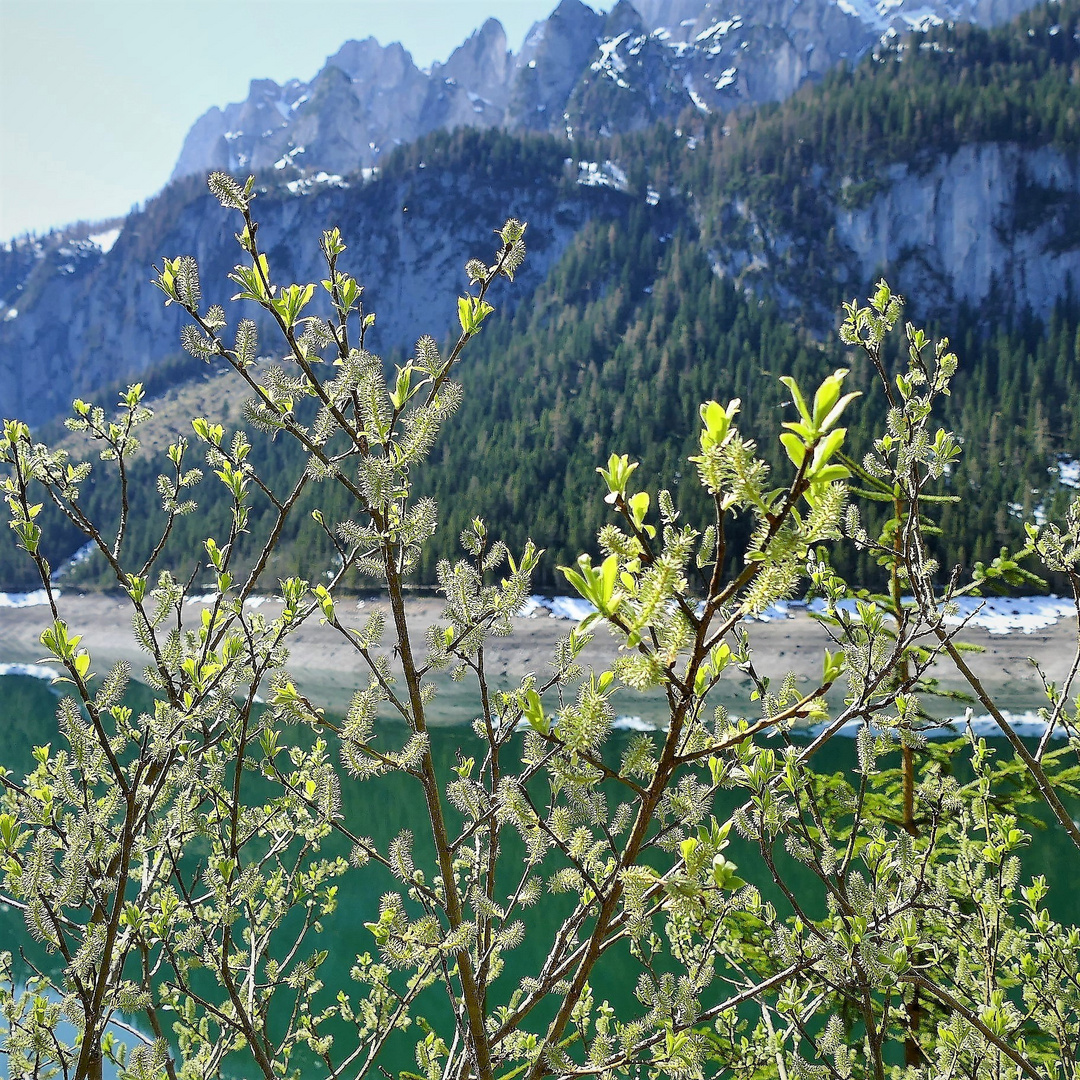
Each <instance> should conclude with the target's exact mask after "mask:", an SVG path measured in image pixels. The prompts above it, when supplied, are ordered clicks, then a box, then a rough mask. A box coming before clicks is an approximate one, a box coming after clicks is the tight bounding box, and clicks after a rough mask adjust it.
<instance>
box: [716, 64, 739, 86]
mask: <svg viewBox="0 0 1080 1080" xmlns="http://www.w3.org/2000/svg"><path fill="white" fill-rule="evenodd" d="M738 73H739V69H738V68H733V67H731V68H727V70H725V71H722V72H721V73H720V78H719V79H717V80H716V89H717V90H723V89H724V87H725V86H730V85H731V84H732V83H733V82H734V81H735V76H736V75H738Z"/></svg>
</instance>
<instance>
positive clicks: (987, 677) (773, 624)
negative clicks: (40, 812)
mask: <svg viewBox="0 0 1080 1080" xmlns="http://www.w3.org/2000/svg"><path fill="white" fill-rule="evenodd" d="M59 607H60V609H61V617H62V618H64V619H65V620H66V621H67V623H68V626H69V628H70V630H71V631H72V632H73V633H77V634H82V635H83V642H82V645H83V647H84V648H87V649H88V650H89V651H90V653H91V655H92V657H93V660H94V669H95V670H96V671H99V672H101V671H103V670H105V668H106V667H107V666H108V665H109V664H111V663H113V662H115V661H116V660H126V661H128V662H129V663H130V664H131V666H132V671H133V674H134V676H135V677H136V678H138V677H139V675H140V674H141V672H142V671H143V669H144V668H145V666H146V654H145V653H143V652H142V651H141V650H140V649H139V647H138V645H137V643H136V641H135V638H134V635H133V633H132V630H131V607H130V603H129V602H128V601H127V600H126V599H125V598H123V597H115V596H108V595H105V594H100V593H87V594H83V595H80V594H77V593H74V592H71V593H64V594H63V595H62V596H61V598H60V601H59ZM201 610H202V605H201V604H198V603H189V604H187V605H186V606H185V608H184V622H185V625H187V626H195V625H197V624H198V620H199V618H200V613H201ZM258 610H259V611H260V612H261V613H263V614H265V615H266V616H267V617H269V618H272V617H274V616H275V615H276V614H277V613H278V612H279V611H280V602H278V601H275V600H272V599H266V600H265V601H263V602H262V603H261V605H260V607H259V609H258ZM379 610H381V611H384V612H386V613H387V614H389V605H388V603H387V601H386V600H385V599H368V600H362V601H342V602H340V603H339V605H338V612H339V617H340V618H341V619H342V620H343V621H345V620H349V621H351V623H352V624H353V625H356V626H362V625H363V623H364V622H365V620H366V619H367V616H368V615H369V614H370V613H371V612H372V611H379ZM441 615H442V603H441V602H440V601H439V600H438V599H435V598H416V599H410V600H409V602H408V621H409V626H410V629H411V630H412V632H413V634H414V641H416V642H418V643H419V645H420V648H421V650H422V643H423V641H424V631H425V629H426V628H427V626H428V625H430V624H431V623H433V622H437V621H439V619H440V617H441ZM47 622H48V608H47V607H44V606H28V607H5V608H0V663H30V664H32V663H34V662H36V661H38V660H40V659H41V657H42V655H43V649H42V647H41V645H40V643H39V640H38V639H39V635H40V633H41V630H42V629H43V627H44V626H45V625H46V623H47ZM513 622H514V633H513V634H512V635H510V636H509V637H497V638H491V639H489V641H488V644H487V646H486V650H485V651H486V659H487V668H488V671H489V673H490V677H491V679H492V682H493V683H495V684H496V685H497V686H499V687H508V686H510V685H515V684H517V682H518V680H520V678H521V677H522V676H523V675H525V674H526V673H528V672H533V673H535V674H536V675H537V677H538V678H543V677H544V675H545V673H546V672H547V671H548V670H549V669H548V666H547V665H548V661H549V660H550V658H551V656H552V652H553V649H554V646H555V643H556V641H557V640H558V639H559V638H561V637H564V636H565V635H566V634H567V633H568V632H569V630H570V628H571V627H572V626H573V625H574V624H573V623H572V622H570V621H569V620H566V619H557V618H552V617H551V616H549V615H548V614H546V613H545V612H544V611H542V610H541V611H536V612H534V613H533V614H532V615H530V616H528V617H524V618H515V619H514V620H513ZM747 625H748V629H749V632H750V639H751V644H752V647H753V649H754V660H755V664H756V666H757V668H758V670H759V671H760V672H762V673H763V674H766V675H768V676H770V677H771V678H772V679H773V681H774V683H777V684H778V683H779V682H780V681H782V679H783V678H784V676H785V675H787V673H788V672H794V674H795V676H796V678H797V680H798V682H799V684H800V685H804V686H806V687H807V688H809V687H810V686H812V685H813V681H814V680H816V679H817V678H819V677H820V673H821V653H822V650H823V649H824V648H825V647H826V646H828V645H829V644H830V642H829V640H828V637H827V634H826V633H825V631H824V630H823V628H822V627H821V626H820V625H819V624H818V623H817V622H816V621H815V620H814V619H812V618H811V617H810V616H809V615H807V614H806V612H805V611H795V612H793V613H792V614H791V615H790V616H789V617H787V618H781V619H775V620H773V621H769V622H760V623H759V622H751V623H749V624H747ZM962 639H963V640H964V641H967V642H970V643H971V644H973V645H977V646H979V647H980V648H981V649H982V650H983V651H982V652H980V653H974V654H971V655H970V657H969V660H968V662H969V664H970V666H971V667H972V668H973V670H974V671H975V672H976V674H977V675H979V677H980V678H981V679H982V680H983V681H984V683H985V684H986V686H987V688H988V689H990V690H992V692H993V693H994V694H995V697H996V700H997V701H998V703H999V704H1000V705H1001V706H1002V707H1003V708H1007V709H1012V710H1017V711H1024V710H1032V709H1037V708H1038V707H1039V706H1040V705H1041V704H1044V701H1045V699H1044V698H1043V697H1042V691H1041V682H1040V679H1039V677H1038V674H1037V672H1036V671H1035V669H1034V667H1033V666H1032V665H1031V663H1030V661H1029V659H1028V658H1029V657H1035V658H1037V659H1038V660H1039V663H1040V665H1041V666H1042V669H1043V671H1044V672H1045V674H1046V677H1047V678H1048V679H1049V680H1050V681H1052V682H1056V683H1058V684H1060V683H1061V682H1062V681H1063V680H1064V679H1065V677H1066V676H1067V674H1068V671H1069V668H1070V667H1071V665H1072V663H1073V659H1074V657H1075V653H1076V626H1075V623H1074V622H1073V620H1071V619H1067V618H1062V619H1058V620H1057V621H1056V622H1055V623H1053V624H1052V625H1050V626H1048V627H1045V628H1042V629H1038V630H1035V631H1034V632H1032V633H1019V632H1014V633H1011V634H1007V635H992V634H990V633H988V632H986V631H985V630H983V629H980V628H978V627H970V626H969V627H967V628H965V630H964V632H963V634H962ZM387 640H389V635H388V637H387ZM388 651H389V650H388V649H384V650H383V652H388ZM616 652H617V648H616V642H615V641H614V639H613V638H611V637H610V636H609V635H608V633H607V632H606V631H605V630H603V629H601V630H599V632H598V633H597V634H596V635H595V637H594V638H593V641H592V642H591V644H590V645H589V646H588V648H587V649H586V650H585V652H584V654H583V664H584V666H585V667H586V668H588V667H589V666H592V667H595V668H597V669H598V670H599V669H603V668H606V667H608V666H610V664H611V662H612V660H613V659H614V657H615V655H616ZM288 668H289V671H290V673H291V674H293V675H294V677H295V679H296V682H297V685H298V686H300V687H301V688H302V689H303V690H305V692H308V693H310V694H311V695H313V696H314V698H316V699H317V700H318V702H319V703H320V704H322V705H325V706H326V707H327V708H328V709H330V710H332V711H341V710H342V709H343V708H344V707H345V706H346V705H347V703H348V701H349V699H350V698H351V696H352V693H353V691H354V690H355V689H356V688H357V687H358V686H360V685H363V684H365V683H366V677H365V675H364V670H363V661H362V660H361V658H360V657H359V656H358V655H357V654H356V653H355V651H354V650H353V649H352V648H351V647H350V645H349V644H348V642H346V641H345V640H344V639H343V637H342V636H341V634H339V633H338V632H337V631H335V630H334V629H333V628H332V627H329V626H326V625H325V624H322V623H320V621H319V618H318V614H317V613H316V615H315V616H312V617H311V618H310V619H308V620H307V622H305V623H304V624H303V625H302V626H301V627H300V628H299V629H298V630H297V631H296V632H295V633H294V634H293V635H292V637H291V638H290V641H289V663H288ZM934 673H935V675H936V676H937V677H938V678H939V679H940V680H941V683H942V686H943V687H944V688H945V689H950V690H952V689H955V690H959V689H963V688H964V684H963V682H962V680H961V678H960V676H959V675H958V674H957V673H956V672H955V671H953V670H951V666H950V665H949V664H948V661H947V660H944V661H941V662H939V664H938V666H937V668H936V670H935V672H934ZM722 689H723V693H722V698H723V700H724V703H725V704H726V705H727V706H728V708H729V709H738V708H739V705H740V704H742V705H743V706H744V708H743V709H740V710H739V711H740V712H743V713H744V714H745V715H757V714H758V711H759V710H758V708H757V706H756V705H754V704H752V703H751V702H750V701H749V685H748V682H747V680H746V679H745V677H743V676H741V675H740V674H739V673H737V672H733V673H732V677H731V678H730V679H725V681H724V684H723V688H722ZM440 694H441V697H442V699H443V700H444V704H445V708H444V709H443V713H442V718H443V719H445V720H446V722H460V721H462V720H467V719H468V718H469V714H471V713H473V712H474V710H475V703H474V701H473V695H472V692H471V688H470V687H469V686H468V685H467V684H453V683H451V682H450V680H449V679H448V678H447V679H445V685H440ZM439 700H440V699H438V698H437V699H436V701H437V702H438V701H439ZM616 708H617V709H618V710H619V711H620V712H622V713H626V714H630V715H641V716H644V717H646V719H647V720H650V721H653V722H659V721H660V720H661V719H662V713H663V712H664V708H663V701H662V699H661V698H660V695H658V694H656V693H653V694H651V695H649V694H646V695H637V694H633V693H632V692H630V691H623V692H622V696H621V698H620V700H618V701H617V703H616ZM975 711H976V712H982V711H983V710H982V709H981V707H978V706H977V707H976V709H975ZM435 712H439V708H438V706H436V708H435ZM940 712H941V714H942V715H955V714H957V713H962V712H963V708H962V706H958V704H957V703H955V702H943V703H942V704H941V709H940Z"/></svg>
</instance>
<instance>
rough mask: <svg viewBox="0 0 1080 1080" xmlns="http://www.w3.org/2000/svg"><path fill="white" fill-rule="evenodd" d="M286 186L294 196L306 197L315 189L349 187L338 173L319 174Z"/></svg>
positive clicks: (294, 181) (291, 182)
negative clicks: (321, 187)
mask: <svg viewBox="0 0 1080 1080" xmlns="http://www.w3.org/2000/svg"><path fill="white" fill-rule="evenodd" d="M285 186H286V187H287V188H288V189H289V191H290V192H291V193H292V194H293V195H306V194H307V193H308V192H309V191H310V190H311V189H312V188H313V187H320V186H326V187H339V188H347V187H348V186H349V185H348V184H347V183H346V181H345V180H343V179H342V178H341V177H340V176H338V175H337V173H334V174H330V173H326V172H317V173H316V174H315V175H314V176H307V177H304V179H302V180H290V181H289V183H287V184H286V185H285Z"/></svg>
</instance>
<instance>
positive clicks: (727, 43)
mask: <svg viewBox="0 0 1080 1080" xmlns="http://www.w3.org/2000/svg"><path fill="white" fill-rule="evenodd" d="M1030 6H1032V0H877V2H876V3H873V2H871V0H755V3H754V4H753V5H749V6H748V5H747V4H746V3H745V0H739V2H732V0H636V4H635V3H631V2H630V0H619V2H618V3H617V4H616V5H615V7H614V8H613V9H612V10H611V11H610V12H609V13H607V14H606V15H604V14H599V13H597V12H595V11H593V10H592V8H590V7H588V6H587V5H586V4H584V3H583V2H582V0H561V2H560V3H559V4H558V6H557V7H556V8H555V9H554V11H553V12H552V13H551V15H550V16H549V17H548V18H547V19H544V20H541V21H539V22H537V23H536V24H534V26H533V27H532V29H531V30H530V32H529V34H528V35H527V36H526V38H525V42H524V44H523V45H522V48H521V50H520V52H519V53H518V54H517V55H516V56H515V55H514V54H513V52H512V51H511V50H510V49H509V48H508V44H507V40H506V33H505V31H504V30H503V27H502V25H501V24H500V23H499V22H498V20H497V19H494V18H489V19H488V20H487V21H486V22H485V23H484V24H483V25H482V26H481V27H480V28H479V29H478V30H476V31H475V32H474V33H473V34H472V35H470V36H469V37H468V38H467V39H466V40H465V41H464V42H463V43H462V44H461V45H460V46H458V47H457V48H456V49H455V50H454V51H453V52H452V53H451V55H450V57H449V58H448V59H447V61H446V62H445V63H435V64H433V65H432V66H431V68H430V70H428V71H424V70H422V69H420V68H418V67H417V66H416V65H415V64H414V63H413V60H412V57H411V56H410V54H409V53H408V52H407V51H406V50H405V49H404V48H403V47H402V46H401V45H400V44H399V43H396V42H395V43H391V44H389V45H386V46H382V45H380V44H379V43H378V42H377V41H376V40H375V39H374V38H372V37H368V38H365V39H363V40H360V41H358V40H349V41H347V42H345V43H344V44H343V45H342V46H341V48H340V49H338V51H337V52H336V53H334V54H333V55H332V56H330V57H328V58H327V60H326V63H325V64H324V65H323V67H322V68H321V69H320V71H319V72H318V73H317V74H316V75H315V76H314V78H312V79H311V80H310V81H309V82H306V83H305V82H303V81H301V80H299V79H292V80H289V81H288V82H286V83H284V84H282V85H278V84H277V83H276V82H274V81H273V80H270V79H256V80H253V81H252V83H251V85H250V88H249V93H248V97H247V99H245V101H243V102H238V103H234V104H231V105H227V106H226V107H225V108H224V109H221V108H218V107H216V106H215V107H213V108H211V109H210V110H208V111H207V112H206V113H204V114H203V116H201V117H200V118H199V119H198V120H197V121H196V122H195V124H194V125H193V126H192V128H191V130H190V132H189V134H188V136H187V138H186V139H185V141H184V145H183V147H182V148H181V151H180V155H179V157H178V159H177V163H176V166H175V168H174V170H173V174H172V179H174V180H175V179H179V178H181V177H184V176H187V175H195V174H205V173H207V172H210V171H213V170H223V171H227V172H244V171H255V172H260V171H266V170H270V169H275V170H277V171H279V172H281V173H282V174H283V176H284V178H285V179H287V180H292V179H296V178H304V177H311V176H315V175H318V174H320V173H325V174H327V175H328V176H335V175H345V174H347V173H350V172H354V171H357V170H363V169H370V168H374V167H376V166H377V163H378V161H379V160H380V158H381V157H382V156H383V154H384V153H385V152H386V150H387V149H389V148H392V147H394V146H397V145H401V144H403V143H408V142H411V141H413V140H415V139H416V138H419V137H421V136H423V135H425V134H428V133H430V132H432V131H435V130H451V129H453V128H454V127H458V126H466V127H477V128H480V129H485V128H489V127H500V128H504V129H505V130H508V131H548V132H552V133H557V134H565V135H568V136H570V137H572V136H573V134H574V133H575V132H581V131H582V130H587V131H589V133H592V134H611V133H612V131H615V130H633V129H638V128H641V127H646V126H648V125H649V124H652V123H655V122H657V121H659V120H668V121H673V120H675V119H676V118H677V117H678V116H679V114H680V113H681V112H683V111H684V110H687V109H690V110H696V111H699V112H716V111H727V110H730V109H732V108H735V107H737V106H739V105H742V104H747V103H753V102H762V101H777V100H782V99H783V98H785V97H787V96H789V95H790V94H792V93H794V92H795V91H796V90H797V89H798V88H799V87H800V86H802V85H804V84H805V83H806V82H808V81H814V80H818V79H820V78H822V77H823V76H824V74H825V73H826V72H827V71H828V70H830V69H831V68H832V67H834V66H835V65H836V64H837V63H840V62H844V61H846V62H854V61H856V60H857V59H858V58H859V57H860V56H862V55H863V54H864V53H866V52H867V51H868V50H870V49H871V48H872V47H873V46H874V45H875V44H876V43H877V42H879V41H881V40H882V38H885V39H888V38H889V37H895V36H897V35H898V34H900V33H903V32H905V31H909V30H912V29H918V28H925V27H927V26H931V25H937V24H940V23H941V22H943V21H970V22H975V23H978V24H983V25H995V24H997V23H1000V22H1004V21H1007V20H1008V19H1010V18H1012V17H1014V16H1015V15H1017V14H1018V13H1020V12H1021V11H1023V10H1025V9H1026V8H1028V7H1030ZM627 99H629V100H627Z"/></svg>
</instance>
